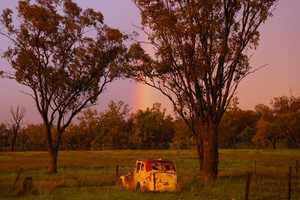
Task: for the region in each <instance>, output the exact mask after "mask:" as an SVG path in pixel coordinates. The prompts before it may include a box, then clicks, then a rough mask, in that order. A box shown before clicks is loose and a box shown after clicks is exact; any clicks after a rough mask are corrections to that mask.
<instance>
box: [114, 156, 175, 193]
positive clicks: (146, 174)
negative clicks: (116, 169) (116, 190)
mask: <svg viewBox="0 0 300 200" xmlns="http://www.w3.org/2000/svg"><path fill="white" fill-rule="evenodd" d="M120 182H121V184H122V185H123V186H124V187H125V188H132V189H136V190H141V191H142V192H145V191H151V192H157V191H159V192H162V191H176V190H177V173H176V166H175V163H174V162H172V161H169V160H162V159H158V160H151V159H138V160H137V161H136V163H135V166H134V170H133V172H129V173H127V174H126V175H122V176H121V177H120Z"/></svg>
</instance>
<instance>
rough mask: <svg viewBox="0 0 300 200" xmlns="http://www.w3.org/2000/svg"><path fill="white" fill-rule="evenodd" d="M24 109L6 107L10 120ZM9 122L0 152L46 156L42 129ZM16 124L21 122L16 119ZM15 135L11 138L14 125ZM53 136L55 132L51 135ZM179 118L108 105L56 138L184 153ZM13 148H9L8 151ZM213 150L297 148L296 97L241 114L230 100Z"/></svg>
mask: <svg viewBox="0 0 300 200" xmlns="http://www.w3.org/2000/svg"><path fill="white" fill-rule="evenodd" d="M20 110H22V116H23V115H24V113H25V109H24V108H22V109H21V108H20V107H17V109H16V110H15V111H14V110H13V108H11V114H12V118H13V119H16V115H19V113H20ZM17 119H18V120H17V121H16V120H11V121H9V122H6V123H1V124H0V136H1V137H0V151H10V150H17V151H46V150H47V147H46V142H45V138H44V135H45V134H44V132H45V127H44V125H43V124H28V125H26V126H25V125H24V123H23V122H22V121H21V120H20V118H17ZM21 119H22V118H21ZM20 125H23V127H19V129H20V130H18V132H17V133H16V126H20ZM53 131H54V132H55V131H56V130H55V129H54V130H53ZM188 131H189V129H188V128H187V127H186V124H185V123H184V122H183V120H182V119H179V118H178V119H173V118H172V117H171V116H170V115H167V114H166V111H165V109H163V108H162V107H161V104H159V103H156V104H154V105H153V107H152V108H147V109H146V110H138V111H137V112H136V113H131V114H130V108H129V106H128V105H127V104H124V102H122V101H120V102H118V103H115V102H113V101H112V102H111V103H110V104H109V105H108V109H107V110H106V111H104V112H98V111H97V110H92V109H86V110H84V111H83V113H82V114H81V116H80V117H78V119H77V123H73V124H71V125H70V126H69V127H68V128H67V130H66V133H65V134H64V135H63V137H62V144H61V149H62V150H105V149H118V150H121V149H189V148H195V141H194V138H193V137H192V136H191V135H192V134H190V133H189V132H188ZM12 147H13V148H12ZM219 148H252V149H254V148H255V149H267V148H272V149H276V148H291V149H299V148H300V97H295V96H293V95H290V96H289V97H288V96H281V97H276V98H273V99H272V101H271V103H270V106H267V105H263V104H258V105H256V106H255V109H254V110H242V109H240V108H239V107H238V99H234V100H233V101H232V103H231V105H230V107H229V108H228V110H227V111H226V113H225V115H224V117H223V119H222V121H221V125H220V134H219Z"/></svg>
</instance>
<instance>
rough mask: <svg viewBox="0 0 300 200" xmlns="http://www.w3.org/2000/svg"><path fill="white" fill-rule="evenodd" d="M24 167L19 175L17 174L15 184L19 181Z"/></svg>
mask: <svg viewBox="0 0 300 200" xmlns="http://www.w3.org/2000/svg"><path fill="white" fill-rule="evenodd" d="M22 170H23V169H22V168H21V169H20V171H19V173H18V175H17V177H16V180H15V184H16V183H17V182H18V180H19V178H20V175H21V172H22Z"/></svg>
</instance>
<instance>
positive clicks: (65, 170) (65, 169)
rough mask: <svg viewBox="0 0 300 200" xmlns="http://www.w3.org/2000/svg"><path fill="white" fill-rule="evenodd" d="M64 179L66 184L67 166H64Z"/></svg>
mask: <svg viewBox="0 0 300 200" xmlns="http://www.w3.org/2000/svg"><path fill="white" fill-rule="evenodd" d="M64 179H65V185H67V167H66V166H64Z"/></svg>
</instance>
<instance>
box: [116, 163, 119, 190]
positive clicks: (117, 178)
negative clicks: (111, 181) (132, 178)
mask: <svg viewBox="0 0 300 200" xmlns="http://www.w3.org/2000/svg"><path fill="white" fill-rule="evenodd" d="M118 183H119V165H117V166H116V185H118Z"/></svg>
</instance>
